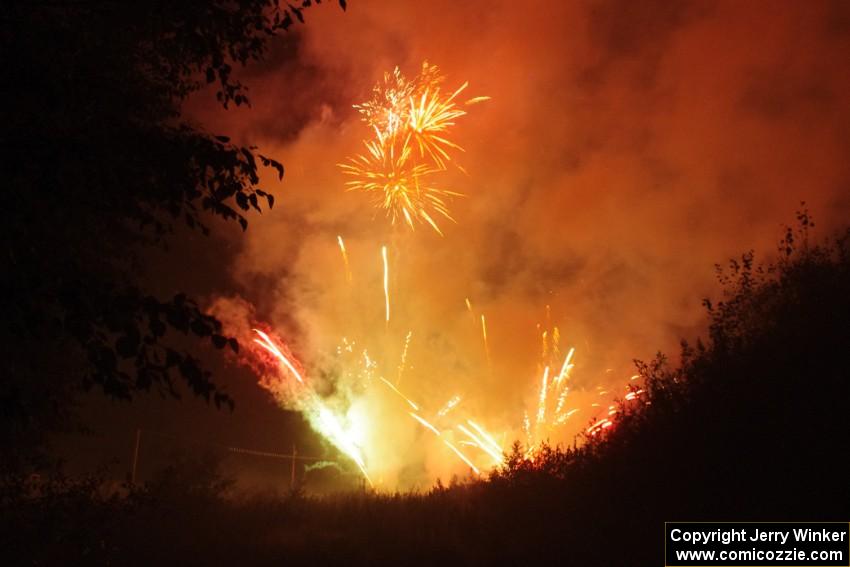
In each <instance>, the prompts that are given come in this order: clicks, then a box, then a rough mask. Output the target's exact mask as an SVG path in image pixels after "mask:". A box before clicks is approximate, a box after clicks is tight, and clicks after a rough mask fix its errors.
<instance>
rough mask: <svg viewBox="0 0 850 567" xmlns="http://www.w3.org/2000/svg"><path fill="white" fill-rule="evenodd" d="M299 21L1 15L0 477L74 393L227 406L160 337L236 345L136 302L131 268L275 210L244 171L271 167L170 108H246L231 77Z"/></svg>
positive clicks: (288, 15) (248, 16)
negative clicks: (203, 99)
mask: <svg viewBox="0 0 850 567" xmlns="http://www.w3.org/2000/svg"><path fill="white" fill-rule="evenodd" d="M316 3H318V2H316ZM311 4H312V2H311V1H310V0H304V1H303V2H301V3H300V4H299V5H298V6H293V5H292V4H287V5H286V6H279V5H278V3H277V2H276V1H274V0H226V1H225V0H190V1H187V2H168V1H152V2H146V3H143V4H139V3H132V2H131V3H127V2H109V1H97V0H93V1H79V2H14V3H12V4H11V5H10V6H8V7H6V8H4V10H3V12H2V14H0V45H2V48H0V49H2V54H3V61H4V72H3V79H2V80H3V88H2V91H3V95H4V101H3V107H4V108H5V110H6V112H5V113H4V133H3V137H2V149H3V154H4V156H3V162H4V170H3V180H4V181H5V191H4V195H5V197H6V200H5V203H4V205H5V206H4V215H3V216H4V219H3V222H2V223H1V224H0V233H2V242H3V252H2V259H0V312H2V314H3V316H2V323H0V345H2V346H1V347H0V348H2V351H0V356H2V358H3V368H4V370H3V376H2V379H0V421H2V425H0V427H2V433H0V435H2V439H0V447H2V449H0V451H2V453H3V454H2V455H0V463H3V464H2V466H3V467H6V468H11V469H14V468H16V467H17V466H18V465H20V464H21V463H22V459H23V460H26V459H25V457H26V456H27V454H26V452H25V451H24V449H25V448H26V447H32V446H36V445H37V442H38V440H39V436H40V434H41V433H43V432H44V431H46V430H49V429H51V428H53V427H55V426H57V425H58V424H60V423H62V422H63V420H64V418H65V417H66V416H67V412H68V410H69V407H70V406H69V402H70V400H71V399H72V398H73V395H74V393H75V392H76V391H77V390H78V389H79V388H80V387H91V386H95V385H96V386H99V387H100V388H102V390H103V391H104V392H105V393H106V394H107V395H109V396H114V397H119V398H130V397H131V396H132V393H133V392H134V391H137V390H147V389H150V388H151V387H158V388H160V389H162V390H163V391H164V392H169V393H172V394H176V393H177V389H176V388H175V380H176V379H178V377H179V378H180V379H182V380H183V381H185V383H186V384H188V387H189V388H190V389H191V391H192V392H193V393H194V394H196V395H198V396H202V397H204V398H205V399H207V400H208V401H212V402H214V403H215V404H216V405H221V404H226V405H231V406H232V400H231V399H230V398H229V397H228V396H227V394H226V393H224V392H223V391H221V390H219V389H217V388H216V386H215V385H214V384H213V382H212V380H211V377H210V374H209V372H207V371H205V370H204V369H203V368H202V366H201V365H200V364H199V362H198V359H197V357H196V356H193V355H192V353H191V352H189V351H187V350H186V348H185V347H178V346H176V345H177V343H176V342H174V341H173V340H172V338H171V337H173V336H174V333H175V332H176V333H177V334H178V335H179V334H187V335H195V336H197V337H200V338H202V339H204V340H207V341H210V342H211V343H212V345H213V346H214V347H216V348H219V349H221V348H231V349H233V350H236V349H238V344H237V342H236V341H235V340H234V339H232V338H228V337H225V336H223V335H222V334H221V325H220V324H219V323H218V321H216V320H215V319H214V318H212V317H209V316H207V315H205V314H204V313H203V312H202V311H201V310H200V309H199V306H198V304H197V303H196V302H195V301H193V300H192V299H191V298H189V297H186V295H185V294H178V295H176V296H174V297H170V298H163V297H157V296H155V295H154V294H152V293H150V292H148V291H147V290H146V289H144V288H142V287H141V286H140V285H139V284H138V282H139V281H140V279H139V275H140V274H141V273H143V271H144V266H143V265H142V262H141V261H140V260H139V258H138V255H137V251H138V250H139V249H140V247H142V246H146V245H158V244H159V245H162V244H163V243H164V242H165V241H167V238H168V236H169V234H170V233H172V231H173V228H174V226H175V225H176V223H181V224H185V225H187V226H188V227H190V228H191V229H195V230H198V231H200V232H202V233H204V234H208V233H209V230H210V228H209V227H210V219H213V218H216V217H218V218H221V219H224V220H225V221H232V222H237V223H239V224H240V225H241V226H242V228H243V229H245V228H246V227H247V224H248V220H247V216H246V215H247V214H248V212H249V211H250V210H252V209H253V210H254V211H257V212H259V211H261V209H262V208H263V207H268V208H271V207H272V206H273V205H274V198H273V196H272V195H271V194H269V193H267V192H266V191H264V190H263V189H262V188H261V187H259V186H258V184H259V170H260V168H261V167H264V166H265V167H271V168H274V169H275V170H276V171H277V174H278V175H279V176H280V177H282V176H283V166H282V165H281V164H280V163H278V162H277V161H275V160H274V159H272V158H270V157H268V156H264V155H262V154H260V153H258V152H257V150H256V148H252V147H240V146H237V145H234V144H232V143H230V141H229V139H228V138H227V137H226V136H222V135H211V134H209V133H206V132H203V131H200V130H199V129H197V128H196V127H193V126H191V125H189V124H187V123H185V122H184V121H183V120H181V117H180V106H181V103H182V102H183V100H185V98H186V97H187V96H188V95H189V94H190V93H192V92H193V91H196V90H198V89H199V88H201V87H202V86H203V85H205V84H209V83H214V84H216V85H217V87H218V89H217V98H218V100H219V101H220V102H221V104H222V105H223V106H224V107H228V106H229V105H231V104H235V105H243V104H249V99H248V97H247V89H246V88H245V87H244V86H243V85H241V84H240V83H239V82H238V81H237V80H235V79H234V78H233V73H232V71H233V68H232V65H234V64H246V63H248V62H250V61H252V60H256V59H259V58H260V57H262V55H263V53H264V51H265V50H266V47H267V45H268V42H269V41H270V39H271V38H272V37H273V36H275V35H276V34H278V33H280V32H284V31H286V30H287V29H288V28H290V26H292V25H293V23H294V22H295V21H299V22H303V21H304V14H303V11H304V9H305V8H308V7H309V6H310V5H311ZM339 4H340V5H341V6H342V7H343V8H345V2H344V1H340V2H339ZM181 344H184V345H185V344H186V343H185V341H183V342H182V343H181Z"/></svg>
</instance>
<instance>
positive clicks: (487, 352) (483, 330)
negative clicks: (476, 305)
mask: <svg viewBox="0 0 850 567" xmlns="http://www.w3.org/2000/svg"><path fill="white" fill-rule="evenodd" d="M481 336H482V337H483V338H484V354H485V355H486V356H487V365H488V366H490V365H491V361H490V345H489V343H488V342H487V320H486V319H485V318H484V314H483V313H482V314H481Z"/></svg>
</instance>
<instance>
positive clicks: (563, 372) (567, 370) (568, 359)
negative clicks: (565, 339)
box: [555, 348, 576, 385]
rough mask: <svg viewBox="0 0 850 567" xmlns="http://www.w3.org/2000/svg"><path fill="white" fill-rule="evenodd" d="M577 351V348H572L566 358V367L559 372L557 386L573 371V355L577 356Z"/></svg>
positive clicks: (556, 379)
mask: <svg viewBox="0 0 850 567" xmlns="http://www.w3.org/2000/svg"><path fill="white" fill-rule="evenodd" d="M575 351H576V349H575V348H570V351H569V352H568V353H567V356H566V358H564V365H563V366H562V367H561V372H559V373H558V377H557V378H555V384H556V385H560V384H561V382H562V381H563V380H564V378H566V377H567V376H568V375H569V373H570V370H572V368H573V365H572V364H571V363H570V362H571V361H572V359H573V354H575Z"/></svg>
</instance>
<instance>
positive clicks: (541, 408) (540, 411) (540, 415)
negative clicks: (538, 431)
mask: <svg viewBox="0 0 850 567" xmlns="http://www.w3.org/2000/svg"><path fill="white" fill-rule="evenodd" d="M548 383H549V367H548V366H547V367H546V368H545V369H544V370H543V383H542V384H541V386H540V401H539V402H538V404H537V425H538V427H539V426H540V425H542V424H543V423H544V422H545V421H546V394H547V392H548V387H547V386H548Z"/></svg>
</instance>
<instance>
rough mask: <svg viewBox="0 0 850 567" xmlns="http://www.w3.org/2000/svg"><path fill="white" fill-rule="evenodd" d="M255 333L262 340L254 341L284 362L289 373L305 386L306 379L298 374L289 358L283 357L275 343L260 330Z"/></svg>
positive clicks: (255, 330)
mask: <svg viewBox="0 0 850 567" xmlns="http://www.w3.org/2000/svg"><path fill="white" fill-rule="evenodd" d="M254 332H255V333H257V334H258V335H260V339H254V342H255V343H257V344H258V345H260V346H261V347H263V348H264V349H265V350H266V351H268V352H270V353H271V354H272V355H273V356H274V357H275V358H277V359H278V360H279V361H280V362H282V363H283V364H284V365H285V366H286V367H287V368H288V369H289V371H290V372H292V375H293V376H295V379H296V380H298V381H299V382H301V383H302V384H303V383H304V378H302V377H301V373H300V372H298V370H297V369H296V368H295V366H294V365H293V364H292V362H291V361H290V360H289V358H287V357H286V356H284V355H283V353H282V352H280V349H278V348H277V346H276V345H275V344H274V341H272V340H271V339H270V338H269V336H268V335H267V334H266V333H264V332H263V331H261V330H259V329H254Z"/></svg>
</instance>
